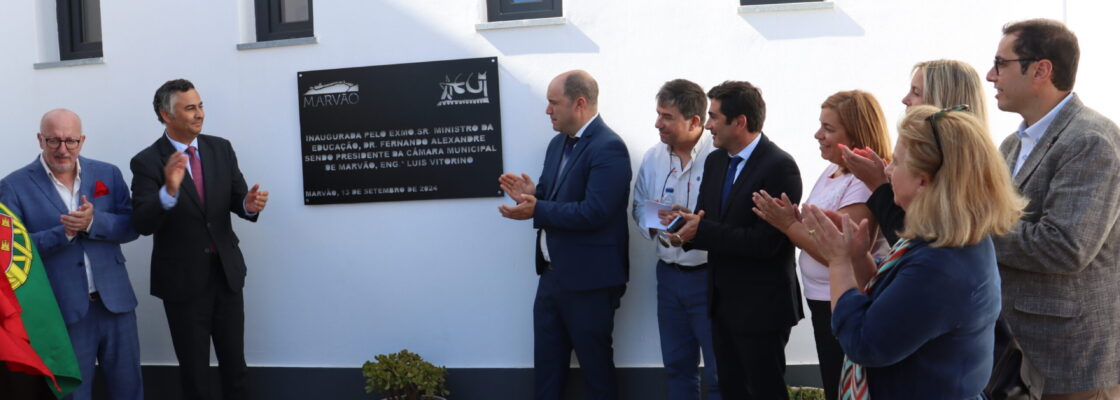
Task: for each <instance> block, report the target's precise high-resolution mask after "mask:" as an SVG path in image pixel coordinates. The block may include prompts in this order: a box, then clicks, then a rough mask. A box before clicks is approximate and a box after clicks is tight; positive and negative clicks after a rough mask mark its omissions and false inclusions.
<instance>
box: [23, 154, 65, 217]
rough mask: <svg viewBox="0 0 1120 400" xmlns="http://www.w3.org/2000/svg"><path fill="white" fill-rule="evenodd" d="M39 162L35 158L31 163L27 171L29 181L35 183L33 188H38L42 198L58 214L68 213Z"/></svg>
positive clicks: (52, 182) (37, 158)
mask: <svg viewBox="0 0 1120 400" xmlns="http://www.w3.org/2000/svg"><path fill="white" fill-rule="evenodd" d="M39 160H40V159H39V157H36V158H35V161H32V162H31V165H30V167H31V168H30V169H29V170H28V172H29V173H30V174H31V176H30V178H31V181H32V182H35V186H38V187H39V190H41V191H42V192H43V196H45V197H46V198H47V201H48V202H50V203H51V204H52V205H54V208H55V209H57V210H58V212H59V213H60V214H66V213H68V212H70V209H69V208H67V207H66V203H63V202H62V199H61V198H59V197H58V190H57V189H55V188H54V181H52V180H51V177H49V176H47V170H45V169H43V163H42V162H41V161H39Z"/></svg>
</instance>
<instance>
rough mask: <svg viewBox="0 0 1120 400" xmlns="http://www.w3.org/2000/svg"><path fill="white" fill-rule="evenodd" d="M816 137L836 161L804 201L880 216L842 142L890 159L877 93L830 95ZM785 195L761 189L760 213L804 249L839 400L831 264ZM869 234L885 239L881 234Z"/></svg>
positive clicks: (822, 359)
mask: <svg viewBox="0 0 1120 400" xmlns="http://www.w3.org/2000/svg"><path fill="white" fill-rule="evenodd" d="M813 137H814V138H815V139H817V142H818V143H819V144H820V151H821V158H824V159H825V160H827V161H830V164H829V165H828V167H826V168H825V169H824V171H823V172H822V173H821V175H820V177H819V178H817V183H816V185H814V186H813V191H812V192H811V193H810V194H809V197H808V198H806V199H805V201H804V203H805V204H813V205H816V206H817V207H821V208H823V209H826V210H831V211H836V212H838V213H840V214H844V215H848V216H850V217H851V218H853V219H857V220H859V219H871V220H874V217H872V216H871V211H870V210H868V208H867V205H866V204H865V203H866V202H867V198H868V197H869V196H871V190H869V189H868V188H867V186H866V185H864V184H863V183H862V182H860V181H859V179H857V178H856V177H855V176H854V175H852V174H851V173H849V172H848V166H847V163H845V162H844V157H843V153H842V152H841V150H840V146H848V147H855V148H868V149H871V150H873V151H875V152H876V153H878V154H882V155H883V157H885V158H887V159H890V145H891V143H890V137H888V136H887V120H886V118H884V117H883V111H882V109H881V108H880V107H879V102H878V101H876V100H875V96H872V95H871V93H867V92H864V91H860V90H847V91H841V92H837V93H835V94H833V95H832V96H829V97H828V99H825V101H824V103H822V104H821V113H820V128H819V129H817V131H816V133H814V134H813ZM774 194H775V195H779V193H774ZM780 195H781V199H780V200H776V199H774V198H773V197H771V196H770V194H769V193H766V192H765V191H763V192H758V193H755V194H754V202H755V209H754V212H755V213H756V214H758V216H759V217H761V218H762V219H764V220H766V222H768V223H770V225H773V226H774V227H775V228H777V229H778V230H779V231H781V232H782V233H784V234H785V235H786V236H788V237H789V238H790V241H792V242H793V244H794V245H796V246H797V247H798V248H800V249H801V255H800V256H799V258H798V264H799V266H800V267H801V278H802V279H801V281H802V287H803V293H804V295H805V299H806V300H807V301H808V304H809V311H810V313H811V315H812V322H813V336H814V339H815V341H816V344H817V359H818V367H819V368H820V372H821V379H822V381H823V382H824V389H825V398H826V399H828V400H836V399H837V388H838V387H839V382H840V367H841V366H842V365H843V362H844V351H843V350H841V349H840V343H838V342H837V341H836V337H835V336H834V335H833V334H832V312H831V310H830V307H829V300H830V297H829V289H828V268H827V267H826V266H825V265H824V264H823V262H824V259H823V258H822V257H821V256H820V255H819V254H818V252H817V249H816V246H815V245H814V243H813V241H812V239H810V238H809V234H808V233H807V230H806V229H805V225H804V224H802V223H801V222H800V221H799V218H798V216H797V209H796V206H795V205H793V204H791V203H790V201H789V198H788V197H786V196H785V194H784V193H781V194H780ZM869 235H874V237H875V238H881V237H880V236H879V235H877V234H876V233H875V232H872V233H870V234H869ZM878 241H879V246H878V248H879V249H880V251H881V253H885V252H886V250H887V247H888V245H887V243H886V241H885V240H883V239H878ZM880 255H881V254H880Z"/></svg>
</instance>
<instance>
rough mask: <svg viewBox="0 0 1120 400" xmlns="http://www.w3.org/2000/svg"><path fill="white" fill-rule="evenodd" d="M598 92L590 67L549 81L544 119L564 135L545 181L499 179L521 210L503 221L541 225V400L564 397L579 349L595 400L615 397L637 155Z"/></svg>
mask: <svg viewBox="0 0 1120 400" xmlns="http://www.w3.org/2000/svg"><path fill="white" fill-rule="evenodd" d="M598 95H599V86H598V83H596V82H595V79H594V78H592V77H591V75H590V74H588V73H587V72H584V71H569V72H565V73H563V74H560V76H557V77H556V78H555V79H553V80H552V83H550V84H549V85H548V92H547V98H548V106H547V107H546V108H545V113H546V114H548V115H549V117H550V118H551V120H552V129H553V130H555V131H557V132H559V133H558V134H556V135H555V136H554V137H553V138H552V141H551V142H550V143H549V145H548V152H547V153H545V157H544V170H543V171H542V172H541V175H540V179H539V181H540V184H536V185H534V184H533V180H532V179H530V178H529V176H528V175H526V174H520V175H516V174H511V173H507V174H503V175H502V176H501V177H499V178H498V181H499V182H500V183H501V187H502V190H504V191H505V192H506V193H507V194H508V195H509V196H510V198H512V199H513V200H514V201H515V202H516V204H515V205H502V206H500V207H499V211H500V212H501V214H502V216H504V217H506V218H510V219H515V220H528V219H532V220H533V227H534V228H537V240H536V242H537V261H536V267H537V268H536V269H537V274H538V275H540V280H539V282H538V284H537V297H536V300H535V302H534V304H533V348H534V350H533V365H534V374H535V384H536V386H535V389H534V390H535V392H536V395H535V398H536V399H551V400H559V399H560V398H561V394H562V393H561V392H562V389H563V388H564V378H565V376H566V375H567V372H568V365H569V363H570V362H571V354H572V350H575V353H576V358H578V359H579V365H580V369H582V370H583V372H584V376H585V377H586V383H587V389H588V396H587V398H590V399H616V398H618V389H617V384H616V381H615V372H614V352H613V350H612V342H611V333H612V331H613V330H614V311H615V309H616V308H618V305H619V300H620V299H621V297H622V293H623V292H624V291H625V290H626V281H627V279H628V272H629V268H630V263H629V259H628V257H627V256H628V254H627V244H628V238H629V234H628V232H627V229H628V228H627V225H626V203H627V202H628V201H629V197H630V174H631V171H630V153H629V151H627V150H626V144H625V143H623V142H622V139H621V138H619V137H618V135H616V134H615V133H614V131H612V130H611V128H609V127H607V125H606V124H605V123H604V122H603V118H602V117H600V116H599V111H598V104H597V98H598Z"/></svg>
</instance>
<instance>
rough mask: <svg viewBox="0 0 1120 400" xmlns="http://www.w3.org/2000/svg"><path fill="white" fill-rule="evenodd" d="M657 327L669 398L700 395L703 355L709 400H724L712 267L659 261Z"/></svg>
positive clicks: (688, 398)
mask: <svg viewBox="0 0 1120 400" xmlns="http://www.w3.org/2000/svg"><path fill="white" fill-rule="evenodd" d="M657 328H658V332H659V333H660V335H661V360H662V363H663V364H664V365H665V375H666V389H667V394H668V395H667V398H668V400H695V399H699V398H700V371H699V366H698V364H699V363H700V355H701V354H703V355H704V381H705V383H706V384H707V385H706V386H707V388H708V400H720V399H721V397H720V392H719V383H718V382H719V380H718V379H717V377H716V356H715V351H714V349H713V348H712V322H711V319H710V318H708V270H707V268H706V267H704V266H698V267H681V266H677V265H676V264H668V263H666V262H664V261H658V262H657Z"/></svg>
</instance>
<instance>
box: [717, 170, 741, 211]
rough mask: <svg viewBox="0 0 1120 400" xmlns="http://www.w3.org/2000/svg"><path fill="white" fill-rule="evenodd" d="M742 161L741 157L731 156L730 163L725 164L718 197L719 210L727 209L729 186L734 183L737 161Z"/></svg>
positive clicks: (729, 193)
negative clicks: (725, 167) (724, 172)
mask: <svg viewBox="0 0 1120 400" xmlns="http://www.w3.org/2000/svg"><path fill="white" fill-rule="evenodd" d="M742 161H743V157H739V156H735V157H731V163H730V164H727V176H725V177H724V178H723V194H722V196H721V197H720V211H721V214H722V211H724V210H726V209H727V197H728V196H730V195H731V187H732V186H734V185H735V172H736V171H737V170H738V167H739V163H740V162H742Z"/></svg>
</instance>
